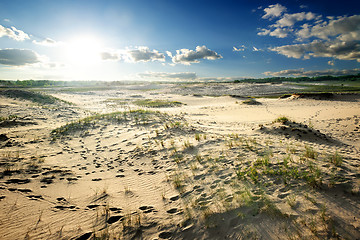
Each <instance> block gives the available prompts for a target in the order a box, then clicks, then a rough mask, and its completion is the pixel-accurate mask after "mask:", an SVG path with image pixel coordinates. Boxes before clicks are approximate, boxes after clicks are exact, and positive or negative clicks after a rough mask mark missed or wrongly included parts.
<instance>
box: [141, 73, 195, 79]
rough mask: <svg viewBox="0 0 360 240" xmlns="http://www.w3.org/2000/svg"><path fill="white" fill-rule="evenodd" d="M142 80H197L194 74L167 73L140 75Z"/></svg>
mask: <svg viewBox="0 0 360 240" xmlns="http://www.w3.org/2000/svg"><path fill="white" fill-rule="evenodd" d="M138 75H139V76H140V77H141V78H151V79H154V80H183V81H184V80H194V79H196V78H197V75H196V73H194V72H180V73H167V72H146V73H139V74H138Z"/></svg>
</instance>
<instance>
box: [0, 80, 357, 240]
mask: <svg viewBox="0 0 360 240" xmlns="http://www.w3.org/2000/svg"><path fill="white" fill-rule="evenodd" d="M198 88H200V89H201V91H202V92H206V91H207V90H206V87H205V86H199V87H198ZM179 89H180V90H182V91H180V90H179V91H178V92H177V93H178V94H175V93H174V92H176V90H174V89H173V90H172V93H170V92H169V91H168V90H167V89H150V90H149V89H145V90H144V89H139V88H136V87H134V88H130V87H127V88H123V89H120V88H119V89H115V90H111V91H92V92H91V91H89V92H55V91H54V92H53V93H52V95H53V96H55V97H58V98H60V99H63V100H66V101H68V102H71V103H73V105H69V104H66V103H63V102H59V103H57V104H51V105H39V104H34V103H32V102H28V101H23V100H22V101H20V100H17V99H11V98H5V97H1V98H0V102H1V105H0V107H1V117H2V120H1V121H0V126H1V128H0V129H1V132H0V134H1V135H0V145H1V149H0V157H1V162H0V164H1V165H0V167H1V179H0V219H1V220H0V239H224V238H225V239H360V211H359V206H360V205H359V196H360V195H359V191H360V180H359V176H360V172H359V166H360V165H359V160H360V158H359V156H360V154H359V150H360V123H359V122H360V107H359V106H360V104H359V100H360V96H359V95H355V94H354V95H350V94H343V95H335V96H333V97H332V98H329V99H322V100H319V99H313V98H307V97H306V98H299V97H297V96H294V97H290V98H284V99H279V98H259V99H256V100H255V101H256V103H257V104H244V103H243V101H244V100H246V99H247V98H242V97H235V96H233V97H230V96H216V97H214V96H205V95H198V94H196V92H194V90H193V89H192V90H191V91H190V90H189V89H185V90H184V88H179ZM210 90H211V91H214V90H213V89H210ZM184 91H186V92H184ZM180 93H181V95H180ZM136 99H161V100H169V101H179V102H181V103H183V105H182V106H181V107H166V108H156V109H153V108H151V109H150V108H144V107H139V106H136V105H134V104H133V103H134V101H135V100H136ZM116 111H119V113H116V114H110V113H113V112H116ZM96 113H98V114H103V115H97V116H96V117H94V115H95V114H96ZM106 114H107V115H106ZM10 115H16V117H13V118H10V117H9V116H10ZM90 116H93V117H90ZM280 116H284V117H286V118H282V119H280V118H279V117H280ZM86 117H88V118H87V119H86V120H82V121H78V120H79V119H84V118H86ZM277 118H279V119H278V121H275V119H277ZM71 122H72V123H73V124H72V125H71V124H69V123H71ZM54 129H57V131H53V130H54Z"/></svg>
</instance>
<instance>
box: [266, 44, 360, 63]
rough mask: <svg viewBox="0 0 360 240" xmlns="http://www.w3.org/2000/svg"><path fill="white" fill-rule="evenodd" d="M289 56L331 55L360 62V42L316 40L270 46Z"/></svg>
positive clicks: (305, 57)
mask: <svg viewBox="0 0 360 240" xmlns="http://www.w3.org/2000/svg"><path fill="white" fill-rule="evenodd" d="M270 50H271V51H275V52H277V53H279V54H282V55H285V56H287V57H289V58H304V59H309V58H310V57H331V58H336V59H340V60H356V61H358V62H360V43H359V42H358V41H350V42H341V41H338V40H333V41H319V40H314V41H313V42H311V43H305V44H294V45H285V46H280V47H275V48H270Z"/></svg>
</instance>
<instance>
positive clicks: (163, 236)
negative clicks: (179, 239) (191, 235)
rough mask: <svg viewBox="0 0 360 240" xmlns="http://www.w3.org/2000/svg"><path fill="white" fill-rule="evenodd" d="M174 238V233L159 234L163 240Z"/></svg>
mask: <svg viewBox="0 0 360 240" xmlns="http://www.w3.org/2000/svg"><path fill="white" fill-rule="evenodd" d="M171 236H172V232H161V233H160V234H159V238H162V239H169V238H171Z"/></svg>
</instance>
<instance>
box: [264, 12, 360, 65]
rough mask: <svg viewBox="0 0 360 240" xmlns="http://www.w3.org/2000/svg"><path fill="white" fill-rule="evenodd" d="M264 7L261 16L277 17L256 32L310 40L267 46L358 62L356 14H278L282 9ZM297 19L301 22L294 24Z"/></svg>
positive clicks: (290, 52)
mask: <svg viewBox="0 0 360 240" xmlns="http://www.w3.org/2000/svg"><path fill="white" fill-rule="evenodd" d="M265 9H268V10H267V11H265V12H266V15H264V16H263V18H270V17H278V18H279V20H277V21H276V23H275V24H272V25H269V27H268V28H262V29H260V30H259V32H258V35H260V36H265V35H268V36H273V37H277V38H286V37H289V36H293V37H296V39H295V40H296V41H297V42H299V41H300V42H301V41H305V40H306V41H309V40H310V42H307V43H303V44H299V43H296V44H288V45H283V46H279V47H271V48H269V50H271V51H275V52H277V53H279V54H282V55H285V56H287V57H289V58H303V59H309V58H311V57H330V58H333V59H340V60H356V61H358V62H360V15H353V16H338V17H334V16H327V17H326V18H323V17H322V16H321V15H317V14H315V13H312V12H300V13H293V14H289V13H285V14H282V11H275V10H276V9H278V10H279V9H280V8H279V6H278V7H275V5H270V6H269V7H268V8H265ZM270 10H271V11H270ZM265 16H267V17H265ZM300 21H303V22H304V21H305V22H304V23H303V24H302V25H301V26H298V25H297V24H296V23H298V22H300Z"/></svg>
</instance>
